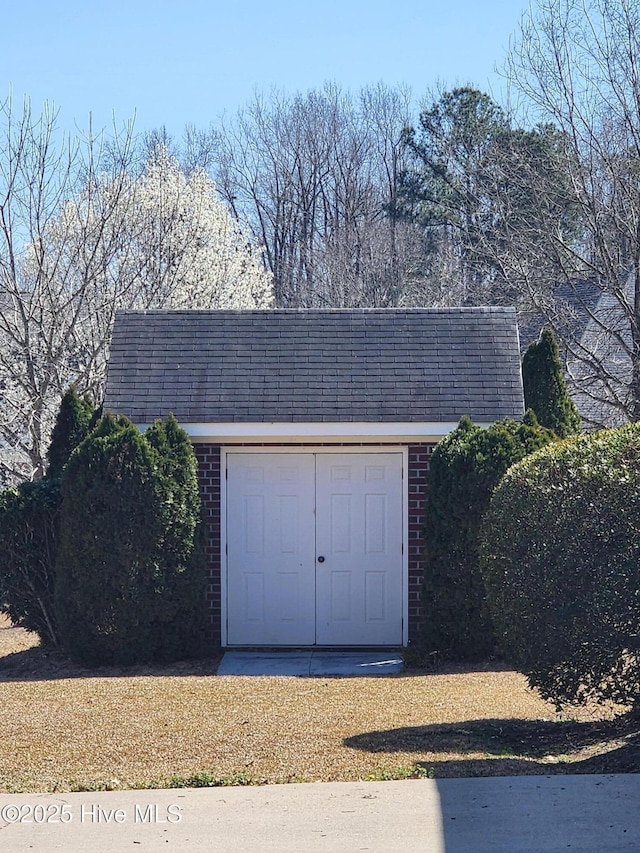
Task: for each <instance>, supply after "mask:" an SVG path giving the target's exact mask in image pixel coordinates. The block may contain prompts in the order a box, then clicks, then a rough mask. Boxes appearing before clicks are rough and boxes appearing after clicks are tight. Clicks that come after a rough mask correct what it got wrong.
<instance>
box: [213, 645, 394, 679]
mask: <svg viewBox="0 0 640 853" xmlns="http://www.w3.org/2000/svg"><path fill="white" fill-rule="evenodd" d="M403 665H404V663H403V660H402V657H401V656H400V655H399V654H397V653H393V652H389V651H366V650H365V651H348V652H340V651H335V652H327V651H322V650H317V649H309V650H304V651H274V652H241V651H237V652H236V651H230V652H225V653H224V657H223V658H222V660H221V661H220V666H219V667H218V675H293V676H298V677H304V676H333V675H339V676H363V675H364V676H372V675H397V674H398V673H399V672H402V667H403Z"/></svg>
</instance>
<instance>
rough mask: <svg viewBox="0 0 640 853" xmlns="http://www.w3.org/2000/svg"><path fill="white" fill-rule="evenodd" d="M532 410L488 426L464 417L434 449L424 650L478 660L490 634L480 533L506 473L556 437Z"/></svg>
mask: <svg viewBox="0 0 640 853" xmlns="http://www.w3.org/2000/svg"><path fill="white" fill-rule="evenodd" d="M554 439H555V436H554V434H553V433H552V432H550V431H549V430H547V429H544V428H543V427H541V426H540V425H539V424H538V422H537V421H536V418H535V416H534V415H533V414H532V413H527V415H526V416H525V419H524V421H523V422H522V423H520V422H518V421H512V420H508V419H507V420H503V421H499V422H497V423H495V424H493V425H492V426H490V427H489V428H487V429H482V428H481V427H479V426H477V425H475V424H473V423H472V422H471V420H470V419H469V418H468V417H463V418H462V420H461V421H460V424H459V425H458V427H457V428H456V429H455V430H454V431H453V432H452V433H450V435H448V436H447V437H446V438H444V439H443V440H442V441H441V442H440V443H439V444H438V445H437V447H436V448H435V450H434V452H433V455H432V457H431V462H430V466H429V474H428V478H427V500H426V527H425V580H424V588H423V607H424V613H425V621H424V628H423V633H422V637H421V641H420V645H421V646H422V649H423V653H426V654H429V655H433V654H437V655H439V656H440V657H442V658H446V659H450V660H465V661H471V660H482V659H483V658H486V657H487V656H489V655H491V654H492V653H493V652H494V651H495V637H494V633H493V626H492V622H491V617H490V614H489V610H488V606H487V601H486V594H485V588H484V581H483V577H482V573H481V570H480V544H481V539H480V530H481V523H482V518H483V516H484V513H485V512H486V510H487V509H488V507H489V501H490V498H491V493H492V491H493V489H494V488H495V486H496V485H497V484H498V482H499V481H500V478H501V477H502V475H503V474H504V473H505V471H506V470H507V469H508V468H509V467H510V466H511V465H513V464H514V463H515V462H517V461H519V460H520V459H522V458H523V457H524V456H526V455H527V454H529V453H532V452H533V451H534V450H537V449H538V448H540V447H542V446H544V445H545V444H547V443H549V442H550V441H553V440H554Z"/></svg>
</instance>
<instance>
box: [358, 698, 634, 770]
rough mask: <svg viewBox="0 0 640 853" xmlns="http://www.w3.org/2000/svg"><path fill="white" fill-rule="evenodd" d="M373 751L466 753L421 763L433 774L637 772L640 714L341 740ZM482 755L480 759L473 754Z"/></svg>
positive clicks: (420, 729)
mask: <svg viewBox="0 0 640 853" xmlns="http://www.w3.org/2000/svg"><path fill="white" fill-rule="evenodd" d="M344 745H345V746H348V747H351V748H352V749H359V750H364V751H366V752H372V753H385V752H389V753H392V752H415V753H425V752H426V753H435V754H439V755H442V754H443V753H451V754H456V756H459V755H465V754H469V758H455V759H451V760H444V761H443V760H437V761H426V760H425V761H422V760H418V761H417V762H416V764H417V765H418V766H422V767H424V768H426V769H427V770H428V771H429V772H430V774H431V773H433V775H435V777H436V778H447V777H459V776H460V777H462V776H499V775H505V776H506V775H532V774H537V775H540V774H546V775H551V774H557V773H635V772H638V771H640V717H639V716H638V715H637V714H626V715H624V716H622V717H618V718H616V719H614V720H609V721H596V722H575V721H562V720H558V721H551V720H517V719H504V720H492V719H488V720H470V721H467V722H462V723H452V724H441V725H427V726H412V727H408V728H399V729H389V730H387V731H374V732H366V733H364V734H360V735H355V736H353V737H350V738H346V739H345V740H344ZM478 756H483V757H481V758H480V757H478Z"/></svg>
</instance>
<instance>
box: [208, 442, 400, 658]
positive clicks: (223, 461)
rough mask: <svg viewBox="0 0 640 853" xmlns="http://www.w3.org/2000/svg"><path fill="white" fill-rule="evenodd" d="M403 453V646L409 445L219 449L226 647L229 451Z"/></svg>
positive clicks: (224, 641) (222, 614)
mask: <svg viewBox="0 0 640 853" xmlns="http://www.w3.org/2000/svg"><path fill="white" fill-rule="evenodd" d="M376 451H379V452H380V453H401V454H402V645H403V646H407V645H408V643H409V542H408V538H409V483H408V470H409V464H408V463H409V448H408V447H407V446H406V445H390V444H385V445H379V444H369V445H363V446H360V447H353V446H352V445H350V446H346V447H332V446H330V445H325V446H313V445H304V447H300V446H288V447H273V446H260V447H237V446H233V445H231V446H229V447H221V448H220V528H221V529H220V599H221V600H220V617H221V619H220V621H221V632H220V642H221V645H222V647H223V648H224V647H226V646H227V617H228V613H227V604H228V601H227V600H228V561H227V454H228V453H234V454H235V453H247V454H251V453H253V454H259V453H269V454H271V453H349V454H354V453H375V452H376Z"/></svg>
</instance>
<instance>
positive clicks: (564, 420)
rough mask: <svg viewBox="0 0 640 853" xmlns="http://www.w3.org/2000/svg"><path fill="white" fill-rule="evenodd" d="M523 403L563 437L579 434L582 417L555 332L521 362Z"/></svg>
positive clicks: (545, 334) (544, 335) (544, 334)
mask: <svg viewBox="0 0 640 853" xmlns="http://www.w3.org/2000/svg"><path fill="white" fill-rule="evenodd" d="M522 381H523V384H524V402H525V407H526V408H527V409H533V411H534V412H535V414H536V417H537V418H538V422H539V423H540V424H541V425H542V426H544V427H547V429H551V430H553V431H554V432H555V433H556V435H558V436H560V438H566V437H567V436H570V435H575V434H576V433H579V432H580V428H581V427H580V414H579V412H578V409H577V407H576V404H575V403H574V402H573V400H572V399H571V397H570V396H569V392H568V390H567V383H566V382H565V378H564V375H563V372H562V365H561V363H560V356H559V354H558V345H557V344H556V341H555V338H554V337H553V332H551V330H550V329H545V330H544V331H543V332H542V335H541V336H540V340H539V341H537V342H536V343H533V344H531V345H530V346H529V348H528V349H527V351H526V353H525V354H524V358H523V360H522Z"/></svg>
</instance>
